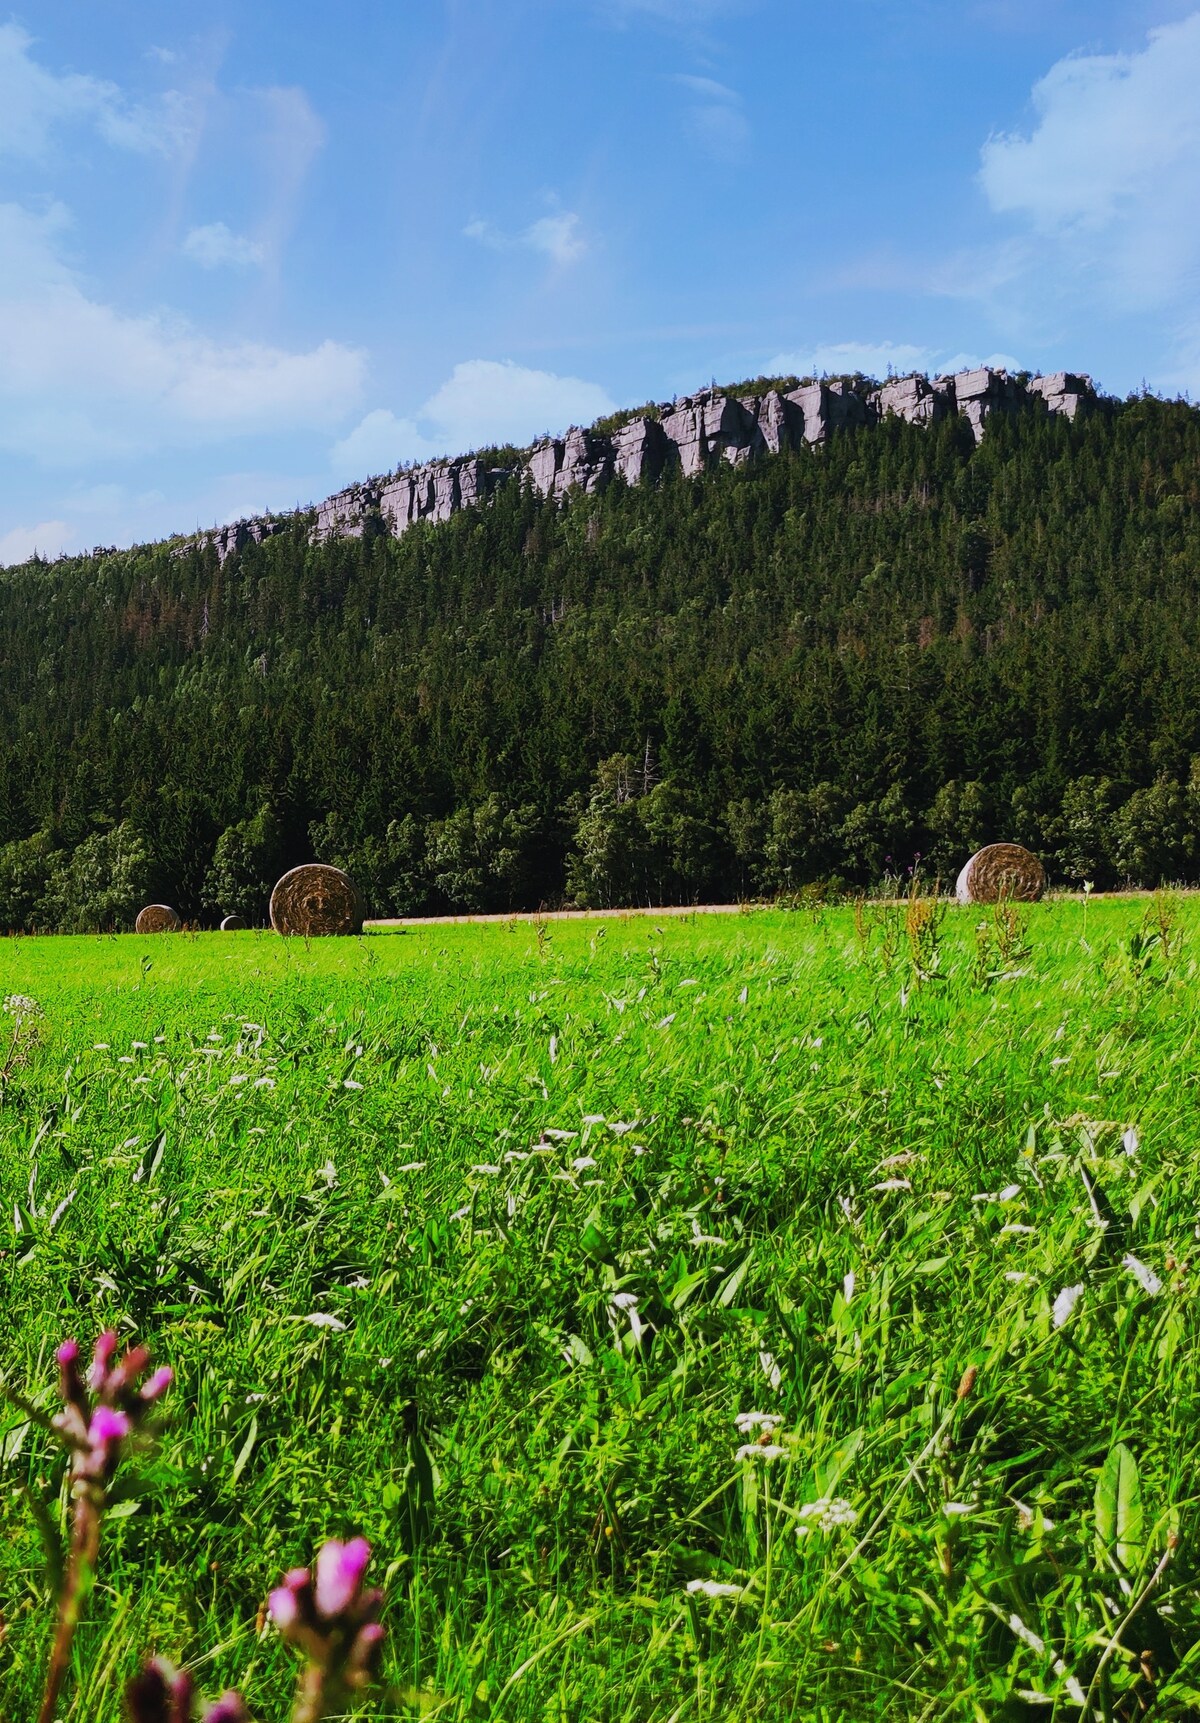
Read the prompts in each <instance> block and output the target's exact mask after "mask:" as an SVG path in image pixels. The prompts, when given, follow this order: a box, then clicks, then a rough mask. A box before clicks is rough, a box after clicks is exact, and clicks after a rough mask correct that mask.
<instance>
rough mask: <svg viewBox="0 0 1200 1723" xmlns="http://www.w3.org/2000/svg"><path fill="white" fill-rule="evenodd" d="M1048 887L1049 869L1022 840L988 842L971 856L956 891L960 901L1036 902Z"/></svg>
mask: <svg viewBox="0 0 1200 1723" xmlns="http://www.w3.org/2000/svg"><path fill="white" fill-rule="evenodd" d="M1045 889H1046V870H1045V868H1044V867H1043V866H1042V864H1041V862H1040V861H1039V860H1038V858H1037V857H1036V856H1035V855H1033V854H1032V852H1031V851H1029V850H1027V849H1022V847H1021V845H1020V844H987V845H985V847H984V848H983V849H981V850H978V851H976V853H975V854H974V855H973V856H972V857H971V859H970V861H969V862H968V863H967V865H966V867H964V868H963V870H962V872H961V873H960V874H959V876H958V882H957V884H956V886H955V888H954V894H955V896H956V897H957V898H958V901H959V903H999V901H1000V899H1001V898H1007V899H1010V900H1011V901H1013V902H1015V903H1036V902H1037V901H1038V899H1039V898H1040V897H1041V895H1042V893H1043V892H1044V891H1045Z"/></svg>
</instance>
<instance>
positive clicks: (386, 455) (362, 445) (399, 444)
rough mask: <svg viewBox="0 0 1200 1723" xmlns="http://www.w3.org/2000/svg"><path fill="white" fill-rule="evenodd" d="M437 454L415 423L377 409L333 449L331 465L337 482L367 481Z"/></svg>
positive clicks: (382, 408)
mask: <svg viewBox="0 0 1200 1723" xmlns="http://www.w3.org/2000/svg"><path fill="white" fill-rule="evenodd" d="M439 452H440V453H442V454H446V453H448V452H449V451H448V450H446V449H442V450H440V451H439V450H438V449H437V448H436V447H435V446H434V445H433V444H432V443H430V442H428V441H427V440H426V438H424V437H423V436H422V435H421V432H420V431H419V430H418V428H417V424H416V421H415V420H414V419H399V418H397V417H396V415H395V413H393V412H392V411H391V410H390V409H389V408H387V407H376V408H375V409H374V410H373V411H372V412H370V413H368V414H367V415H366V417H365V418H364V419H360V420H359V422H358V424H357V425H355V427H354V429H353V430H352V431H351V432H350V434H349V435H348V436H345V437H342V438H341V440H340V441H339V442H336V443H335V444H334V445H333V449H332V451H331V452H330V465H331V466H332V468H333V471H334V474H335V475H336V477H337V478H338V479H344V480H346V481H347V482H349V481H350V480H351V479H365V478H367V477H368V476H369V475H370V474H373V473H387V472H390V471H391V470H392V468H393V467H398V466H400V465H401V463H402V462H404V461H423V460H428V459H431V458H432V457H433V456H434V455H436V454H438V453H439Z"/></svg>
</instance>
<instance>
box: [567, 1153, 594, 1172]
mask: <svg viewBox="0 0 1200 1723" xmlns="http://www.w3.org/2000/svg"><path fill="white" fill-rule="evenodd" d="M571 1165H572V1167H574V1169H575V1171H576V1172H577V1173H582V1172H585V1171H586V1170H587V1168H588V1167H594V1166H595V1165H596V1157H595V1155H576V1156H575V1159H574V1160H573V1161H572V1162H571Z"/></svg>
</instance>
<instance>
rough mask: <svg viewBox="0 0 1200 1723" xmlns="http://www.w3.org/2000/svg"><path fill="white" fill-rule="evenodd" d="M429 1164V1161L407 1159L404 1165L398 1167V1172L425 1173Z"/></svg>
mask: <svg viewBox="0 0 1200 1723" xmlns="http://www.w3.org/2000/svg"><path fill="white" fill-rule="evenodd" d="M428 1164H429V1163H428V1162H427V1161H405V1163H404V1165H403V1166H402V1167H397V1168H396V1172H397V1174H399V1173H423V1172H424V1171H425V1168H426V1166H427V1165H428Z"/></svg>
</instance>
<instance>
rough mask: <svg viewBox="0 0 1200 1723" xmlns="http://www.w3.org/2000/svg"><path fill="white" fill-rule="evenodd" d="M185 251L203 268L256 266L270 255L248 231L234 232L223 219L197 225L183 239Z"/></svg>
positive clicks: (187, 255) (186, 254)
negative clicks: (246, 233) (242, 232)
mask: <svg viewBox="0 0 1200 1723" xmlns="http://www.w3.org/2000/svg"><path fill="white" fill-rule="evenodd" d="M182 249H183V253H184V256H185V257H190V258H191V260H192V262H193V263H198V264H199V265H200V267H201V269H253V268H256V267H257V266H258V265H259V264H261V263H262V262H263V260H264V258H265V256H266V252H265V250H264V248H263V246H262V245H261V244H260V243H259V242H258V241H257V240H255V239H247V238H246V237H245V235H244V234H240V233H233V232H232V231H231V230H230V229H229V228H228V227H226V225H225V223H224V222H223V221H212V222H209V223H208V225H207V226H206V227H193V228H192V229H190V231H189V232H188V233H187V235H186V236H185V238H184V241H183V247H182Z"/></svg>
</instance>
